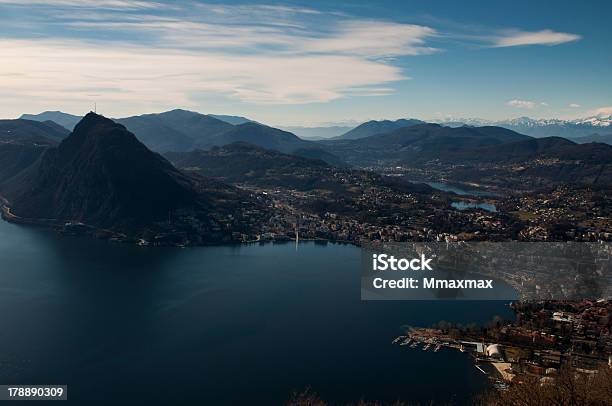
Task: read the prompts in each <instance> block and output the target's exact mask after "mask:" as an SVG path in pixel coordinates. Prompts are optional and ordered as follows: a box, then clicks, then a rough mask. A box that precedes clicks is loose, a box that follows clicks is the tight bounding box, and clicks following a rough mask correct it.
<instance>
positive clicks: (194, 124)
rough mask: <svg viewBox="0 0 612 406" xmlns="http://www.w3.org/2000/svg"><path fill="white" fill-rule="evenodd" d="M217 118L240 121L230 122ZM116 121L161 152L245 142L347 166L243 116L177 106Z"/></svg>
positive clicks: (313, 146) (315, 147)
mask: <svg viewBox="0 0 612 406" xmlns="http://www.w3.org/2000/svg"><path fill="white" fill-rule="evenodd" d="M53 115H57V112H53ZM43 116H44V117H47V116H49V114H47V113H43V114H42V115H41V117H43ZM216 117H220V118H224V119H225V120H228V121H233V122H236V123H239V122H241V124H236V125H234V124H230V123H228V122H227V121H223V120H220V119H218V118H216ZM115 121H116V122H117V123H120V124H122V125H124V126H125V127H127V129H128V130H129V131H131V132H132V133H134V134H135V135H136V137H137V138H138V139H139V140H140V141H141V142H142V143H143V144H145V145H146V146H147V147H148V148H150V149H151V150H153V151H155V152H158V153H161V154H164V153H167V152H187V151H191V150H194V149H208V148H212V147H214V146H221V145H226V144H231V143H234V142H239V141H245V142H249V143H251V144H254V145H258V146H260V147H263V148H268V149H274V150H277V151H280V152H283V153H293V154H297V155H304V156H307V157H312V158H320V159H324V160H325V161H327V162H328V163H330V164H332V165H344V163H343V162H342V161H341V160H340V159H338V157H335V156H334V155H332V154H330V153H329V152H327V151H325V150H324V149H323V148H321V146H320V145H318V144H317V143H315V142H313V141H307V140H303V139H301V138H299V137H297V136H296V135H295V134H292V133H290V132H287V131H283V130H279V129H277V128H273V127H269V126H265V125H263V124H259V123H257V122H254V121H251V120H248V119H246V118H244V117H238V116H219V115H217V116H215V115H206V114H200V113H197V112H193V111H187V110H181V109H176V110H171V111H167V112H163V113H155V114H144V115H140V116H133V117H125V118H119V119H116V120H115ZM243 121H244V122H243ZM65 135H67V134H65Z"/></svg>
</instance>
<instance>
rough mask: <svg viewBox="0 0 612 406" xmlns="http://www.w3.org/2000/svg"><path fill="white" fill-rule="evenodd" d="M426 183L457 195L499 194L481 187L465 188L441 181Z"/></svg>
mask: <svg viewBox="0 0 612 406" xmlns="http://www.w3.org/2000/svg"><path fill="white" fill-rule="evenodd" d="M427 185H429V186H431V187H432V188H434V189H437V190H440V191H442V192H452V193H455V194H457V195H459V196H483V197H485V196H499V195H498V194H497V193H494V192H489V191H487V190H482V189H465V188H461V187H458V186H453V185H449V184H448V183H442V182H427Z"/></svg>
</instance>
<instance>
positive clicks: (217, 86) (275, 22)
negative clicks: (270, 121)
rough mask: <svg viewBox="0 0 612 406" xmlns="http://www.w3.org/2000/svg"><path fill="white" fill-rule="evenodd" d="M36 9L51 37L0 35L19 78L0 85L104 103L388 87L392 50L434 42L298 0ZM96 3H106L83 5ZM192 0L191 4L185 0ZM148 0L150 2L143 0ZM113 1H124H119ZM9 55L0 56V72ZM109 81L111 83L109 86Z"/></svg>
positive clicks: (358, 92)
mask: <svg viewBox="0 0 612 406" xmlns="http://www.w3.org/2000/svg"><path fill="white" fill-rule="evenodd" d="M16 3H17V2H16V1H7V0H0V5H1V4H16ZM26 3H28V4H31V5H36V4H40V5H41V6H42V5H43V3H44V5H45V7H46V5H48V4H55V5H57V6H60V5H61V6H62V7H61V8H59V9H48V10H46V11H45V13H42V14H39V15H38V17H39V18H40V20H41V22H42V23H41V24H42V26H44V25H45V24H46V25H48V26H49V27H50V29H53V30H56V31H58V32H59V34H56V35H55V38H54V39H50V40H40V39H34V38H17V39H4V40H1V39H0V44H1V45H0V55H1V56H2V58H3V59H4V60H10V61H11V64H10V71H11V72H14V71H15V69H16V67H19V69H18V70H19V71H21V72H23V74H24V76H23V77H22V78H21V79H20V80H14V79H11V80H10V81H9V80H5V79H2V76H0V86H1V87H2V88H3V90H4V89H6V90H7V91H14V92H16V93H17V92H18V91H19V89H21V91H22V93H23V94H24V96H23V97H30V98H31V97H32V96H33V94H30V95H26V93H28V90H27V89H32V93H36V94H37V95H38V97H39V98H48V99H53V98H58V99H59V98H66V97H72V98H74V99H77V98H79V99H80V100H84V99H86V98H87V94H86V92H83V91H82V89H85V88H88V87H91V83H93V82H95V83H96V85H97V86H98V87H100V88H101V89H105V88H106V89H110V88H112V89H115V91H113V92H105V91H103V90H101V91H100V92H98V93H99V94H101V95H102V97H104V98H105V99H106V101H108V102H112V103H116V104H121V103H126V104H127V103H137V102H138V100H147V101H148V102H149V103H154V104H160V105H161V104H163V103H173V104H180V105H183V106H188V105H190V104H191V103H193V100H197V99H198V98H201V97H202V95H205V94H217V95H219V94H220V95H222V96H225V97H228V98H233V99H236V100H239V101H242V102H248V103H255V104H298V103H317V102H329V101H331V100H336V99H339V98H343V97H356V96H385V95H389V94H392V93H393V92H394V88H393V86H392V83H393V82H396V81H400V80H406V79H409V77H408V76H406V75H405V74H403V73H402V69H401V68H400V67H398V66H395V64H394V63H393V60H394V58H396V57H399V56H415V55H421V54H428V53H432V52H435V49H434V48H432V47H430V46H427V44H426V41H427V39H428V38H429V37H431V36H433V35H435V33H436V31H435V30H434V29H432V28H430V27H426V26H420V25H415V24H400V23H393V22H388V21H376V20H368V19H357V18H354V17H349V16H344V15H338V14H336V13H326V12H322V11H318V10H313V9H309V8H303V7H292V6H291V7H290V6H279V5H265V4H264V5H262V4H259V5H253V6H248V7H247V6H244V5H223V4H205V3H186V2H175V3H172V4H173V6H174V7H184V9H177V10H173V11H170V12H164V13H158V12H155V11H153V10H151V9H155V8H161V7H163V6H165V4H162V3H149V2H141V1H132V0H100V1H98V2H94V1H72V0H51V1H50V2H42V1H34V0H26ZM93 4H98V5H100V4H102V6H103V8H104V7H106V8H107V9H105V10H99V9H91V10H83V7H85V6H88V5H93ZM187 6H189V8H187ZM146 7H149V8H151V9H145V8H146ZM112 8H126V9H130V10H132V11H130V12H121V11H116V10H112ZM5 70H6V71H8V70H9V66H5V67H3V66H1V65H0V75H1V74H3V73H6V72H4V71H5ZM117 89H118V90H117Z"/></svg>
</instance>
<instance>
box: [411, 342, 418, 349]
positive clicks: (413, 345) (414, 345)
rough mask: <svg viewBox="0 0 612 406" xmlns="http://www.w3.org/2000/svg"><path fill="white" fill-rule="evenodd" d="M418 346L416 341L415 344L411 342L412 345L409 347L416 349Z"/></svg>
mask: <svg viewBox="0 0 612 406" xmlns="http://www.w3.org/2000/svg"><path fill="white" fill-rule="evenodd" d="M418 345H419V342H418V341H415V342H413V343H412V345H411V346H410V348H416V347H418Z"/></svg>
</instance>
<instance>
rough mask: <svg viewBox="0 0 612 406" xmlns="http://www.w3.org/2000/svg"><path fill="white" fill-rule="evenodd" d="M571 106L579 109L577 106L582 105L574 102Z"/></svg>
mask: <svg viewBox="0 0 612 406" xmlns="http://www.w3.org/2000/svg"><path fill="white" fill-rule="evenodd" d="M569 106H570V107H571V108H573V109H577V108H579V107H581V106H580V105H579V104H578V103H572V104H570V105H569Z"/></svg>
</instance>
